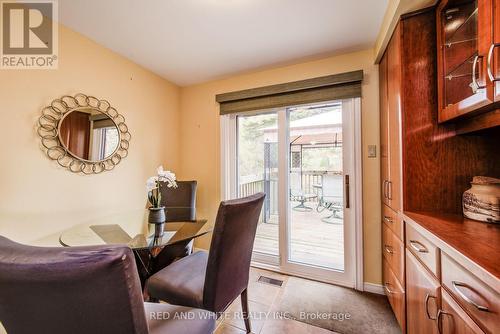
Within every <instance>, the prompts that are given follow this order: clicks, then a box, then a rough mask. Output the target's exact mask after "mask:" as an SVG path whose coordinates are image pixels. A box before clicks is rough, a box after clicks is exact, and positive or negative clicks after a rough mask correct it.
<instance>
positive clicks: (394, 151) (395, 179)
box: [379, 23, 406, 332]
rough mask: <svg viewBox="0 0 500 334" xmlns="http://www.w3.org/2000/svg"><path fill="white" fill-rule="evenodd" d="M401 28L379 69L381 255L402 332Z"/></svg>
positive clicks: (403, 312)
mask: <svg viewBox="0 0 500 334" xmlns="http://www.w3.org/2000/svg"><path fill="white" fill-rule="evenodd" d="M401 78H402V66H401V24H400V23H399V24H398V25H397V26H396V30H395V31H394V34H393V36H392V38H391V40H390V42H389V45H388V46H387V50H386V52H385V54H384V56H383V58H382V60H381V62H380V65H379V87H380V88H379V89H380V133H381V138H380V139H381V141H380V152H381V153H380V155H381V157H380V160H381V180H382V182H381V183H382V192H381V193H382V202H383V204H382V207H383V208H382V226H383V228H382V229H383V230H382V234H383V238H382V239H383V240H382V243H383V244H382V252H383V257H384V261H383V264H382V265H383V273H384V287H385V291H386V295H387V298H388V299H389V302H390V304H391V307H392V309H393V311H394V314H395V315H396V318H397V320H398V322H399V325H400V326H401V329H402V330H403V332H404V331H405V329H406V316H405V289H404V286H405V279H404V274H405V269H404V242H403V238H404V233H403V224H402V220H401V218H400V217H401V216H400V213H401V209H402V208H401V146H400V145H401V139H400V137H401V120H400V117H401Z"/></svg>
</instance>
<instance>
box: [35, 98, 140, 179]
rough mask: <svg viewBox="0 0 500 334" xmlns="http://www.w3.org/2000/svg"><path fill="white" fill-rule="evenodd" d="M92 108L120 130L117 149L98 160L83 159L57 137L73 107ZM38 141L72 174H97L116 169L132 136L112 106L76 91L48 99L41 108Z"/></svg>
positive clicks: (52, 157)
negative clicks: (75, 92) (63, 121)
mask: <svg viewBox="0 0 500 334" xmlns="http://www.w3.org/2000/svg"><path fill="white" fill-rule="evenodd" d="M81 109H93V110H96V111H99V112H101V113H103V114H104V115H106V116H108V117H109V118H110V119H111V120H112V121H113V123H114V124H115V125H116V128H117V129H118V133H119V136H120V138H119V142H118V147H117V148H116V150H115V151H114V152H113V153H112V154H111V155H110V156H108V157H106V158H105V159H103V160H100V161H89V160H85V159H82V158H80V157H78V156H76V155H74V154H73V153H71V151H69V150H68V149H67V148H66V147H65V145H63V143H62V142H61V140H60V137H59V131H60V127H61V123H62V120H63V119H64V117H65V116H66V115H69V113H71V112H72V111H74V110H81ZM36 131H37V133H38V135H39V136H40V140H41V144H42V146H43V148H44V150H45V153H46V154H47V156H48V157H49V159H51V160H55V161H57V163H58V164H59V165H60V166H62V167H64V168H67V169H69V170H70V171H72V172H73V173H83V174H99V173H102V172H104V171H109V170H112V169H113V168H115V166H116V165H118V164H119V163H120V162H121V161H122V159H123V158H125V157H126V156H127V155H128V148H129V143H130V139H131V135H130V132H129V131H128V127H127V125H126V124H125V117H123V116H122V115H121V114H119V113H118V111H117V110H116V109H115V108H113V107H112V106H111V104H110V103H109V102H108V101H106V100H99V99H98V98H96V97H94V96H87V95H85V94H81V93H79V94H76V95H75V96H69V95H65V96H63V97H61V98H59V99H55V100H54V101H52V102H51V104H50V106H47V107H45V108H43V109H42V115H41V116H40V117H39V118H38V123H37V129H36Z"/></svg>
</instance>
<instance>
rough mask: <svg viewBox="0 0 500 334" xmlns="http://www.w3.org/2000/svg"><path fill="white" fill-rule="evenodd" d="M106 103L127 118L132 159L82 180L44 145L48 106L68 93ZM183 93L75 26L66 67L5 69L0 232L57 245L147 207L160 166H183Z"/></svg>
mask: <svg viewBox="0 0 500 334" xmlns="http://www.w3.org/2000/svg"><path fill="white" fill-rule="evenodd" d="M78 92H82V93H85V94H89V95H94V96H96V97H99V98H102V99H106V100H108V101H110V102H111V104H112V105H113V106H114V107H115V108H116V109H117V110H118V111H119V112H120V113H121V114H122V115H124V116H125V118H126V123H127V125H128V127H129V129H130V132H131V134H132V140H131V143H130V151H129V156H128V157H127V158H125V159H124V160H123V161H122V162H121V163H120V164H119V165H118V166H117V168H115V170H113V171H112V172H106V173H103V174H100V175H93V176H82V175H75V174H72V173H71V172H69V171H67V170H64V169H62V168H60V167H59V166H58V165H57V163H55V162H54V161H50V160H49V159H48V158H47V157H46V156H45V154H44V153H43V152H42V150H41V149H40V147H39V139H38V137H37V135H36V132H35V129H34V126H35V123H36V120H37V118H38V116H39V115H40V111H41V109H42V108H43V107H44V106H46V105H47V104H49V103H50V102H51V101H52V100H53V99H55V98H58V97H60V96H62V95H65V94H75V93H78ZM179 102H180V89H179V88H178V87H176V86H175V85H172V84H171V83H169V82H167V81H166V80H164V79H162V78H160V77H158V76H156V75H154V74H152V73H151V72H149V71H147V70H145V69H143V68H141V67H139V66H138V65H135V64H134V63H132V62H130V61H128V60H126V59H125V58H123V57H121V56H119V55H117V54H115V53H113V52H111V51H110V50H108V49H106V48H104V47H102V46H99V45H98V44H96V43H94V42H92V41H91V40H89V39H87V38H85V37H83V36H82V35H80V34H77V33H75V32H73V31H71V30H69V29H66V28H63V27H61V28H60V29H59V69H57V70H28V71H27V70H0V124H1V131H0V152H1V155H2V157H1V163H0V185H1V186H0V235H5V236H7V237H11V238H13V239H15V240H18V241H21V242H29V243H41V244H57V243H58V235H59V231H61V230H63V229H65V228H68V227H69V226H71V225H75V224H77V223H79V222H83V221H85V220H88V219H91V218H92V217H98V216H103V215H107V214H111V213H113V212H116V211H123V210H130V209H134V208H143V207H144V205H145V198H146V197H145V180H146V178H147V176H149V175H152V174H153V173H154V172H155V169H156V167H157V166H158V165H159V164H164V165H165V167H168V168H172V169H174V170H178V169H179V142H178V136H179V130H178V125H179Z"/></svg>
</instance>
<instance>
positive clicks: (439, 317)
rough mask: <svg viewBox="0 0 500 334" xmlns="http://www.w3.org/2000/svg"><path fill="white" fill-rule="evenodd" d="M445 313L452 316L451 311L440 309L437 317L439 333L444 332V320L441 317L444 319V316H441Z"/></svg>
mask: <svg viewBox="0 0 500 334" xmlns="http://www.w3.org/2000/svg"><path fill="white" fill-rule="evenodd" d="M443 314H446V315H449V316H451V313H448V312H445V311H443V310H438V313H437V316H436V318H437V327H438V333H439V334H442V333H443V328H442V327H443V322H442V321H441V319H442V317H441V316H442V315H443Z"/></svg>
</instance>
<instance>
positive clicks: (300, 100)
mask: <svg viewBox="0 0 500 334" xmlns="http://www.w3.org/2000/svg"><path fill="white" fill-rule="evenodd" d="M362 80H363V71H362V70H359V71H353V72H346V73H340V74H333V75H327V76H324V77H318V78H312V79H306V80H300V81H294V82H288V83H284V84H278V85H271V86H265V87H259V88H252V89H245V90H240V91H236V92H230V93H224V94H218V95H216V97H215V99H216V101H217V102H219V103H220V114H221V115H225V114H232V113H237V112H242V111H249V110H258V109H268V108H277V107H285V106H292V105H298V104H306V103H314V102H322V101H331V100H340V99H348V98H353V97H361V81H362Z"/></svg>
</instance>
